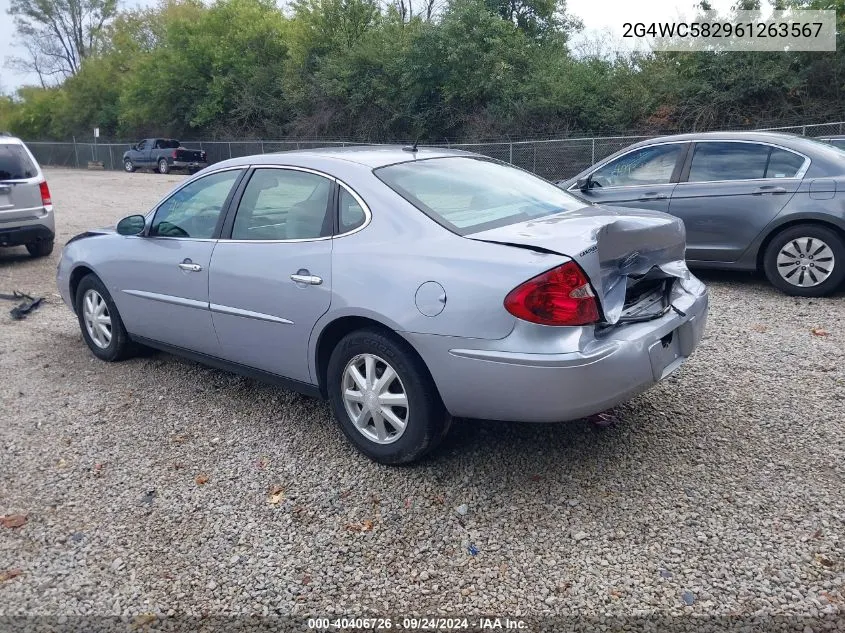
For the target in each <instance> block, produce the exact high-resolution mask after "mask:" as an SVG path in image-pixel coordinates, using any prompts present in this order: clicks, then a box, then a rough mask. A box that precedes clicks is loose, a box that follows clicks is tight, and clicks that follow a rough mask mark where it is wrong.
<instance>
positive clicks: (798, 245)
mask: <svg viewBox="0 0 845 633" xmlns="http://www.w3.org/2000/svg"><path fill="white" fill-rule="evenodd" d="M835 264H836V260H835V258H834V256H833V250H832V249H831V248H830V246H828V245H827V244H826V243H825V242H823V241H822V240H820V239H819V238H817V237H799V238H796V239H794V240H791V241H789V242H787V243H786V244H784V245H783V248H781V249H780V252H779V253H778V257H777V266H778V273H779V274H780V276H781V277H783V278H784V279H785V280H786V281H788V282H789V283H790V284H792V285H793V286H800V287H802V288H810V287H812V286H818V285H819V284H821V283H824V282H825V281H826V280H827V278H828V277H830V275H831V274H832V273H833V267H834V265H835Z"/></svg>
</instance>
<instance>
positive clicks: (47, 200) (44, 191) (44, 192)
mask: <svg viewBox="0 0 845 633" xmlns="http://www.w3.org/2000/svg"><path fill="white" fill-rule="evenodd" d="M38 187H39V188H40V189H41V204H42V205H44V206H45V207H46V206H47V205H51V204H53V199H52V198H51V197H50V187H48V186H47V181H46V180H45V181H44V182H42V183H40V184H39V185H38Z"/></svg>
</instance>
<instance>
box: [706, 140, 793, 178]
mask: <svg viewBox="0 0 845 633" xmlns="http://www.w3.org/2000/svg"><path fill="white" fill-rule="evenodd" d="M770 149H771V148H770V147H769V146H768V145H760V144H758V143H697V144H696V146H695V153H694V154H693V156H692V164H691V165H690V172H689V181H690V182H709V181H716V180H751V179H755V178H764V177H765V175H766V164H767V162H768V160H769V150H770ZM796 171H797V170H796Z"/></svg>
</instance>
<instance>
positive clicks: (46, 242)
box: [0, 133, 56, 257]
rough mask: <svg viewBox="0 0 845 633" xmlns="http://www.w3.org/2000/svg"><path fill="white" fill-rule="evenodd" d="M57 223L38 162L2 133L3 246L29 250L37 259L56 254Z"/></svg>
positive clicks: (0, 229) (0, 233)
mask: <svg viewBox="0 0 845 633" xmlns="http://www.w3.org/2000/svg"><path fill="white" fill-rule="evenodd" d="M55 236H56V222H55V219H54V217H53V201H52V199H51V198H50V188H49V187H48V186H47V181H46V180H45V178H44V174H43V173H42V172H41V167H40V166H39V165H38V161H36V160H35V157H34V156H33V155H32V154H31V153H30V151H29V149H28V148H27V146H26V145H24V144H23V141H21V140H20V139H18V138H15V137H13V136H9V135H8V134H2V133H0V246H26V250H28V251H29V254H30V255H32V256H33V257H45V256H47V255H49V254H50V253H52V252H53V241H54V240H55Z"/></svg>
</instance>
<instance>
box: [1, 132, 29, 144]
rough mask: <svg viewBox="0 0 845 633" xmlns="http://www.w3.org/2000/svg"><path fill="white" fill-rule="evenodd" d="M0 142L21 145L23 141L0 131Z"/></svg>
mask: <svg viewBox="0 0 845 633" xmlns="http://www.w3.org/2000/svg"><path fill="white" fill-rule="evenodd" d="M0 143H3V144H4V145H23V141H22V140H20V139H19V138H18V137H16V136H12V135H10V134H6V133H0Z"/></svg>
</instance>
